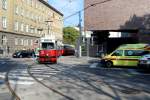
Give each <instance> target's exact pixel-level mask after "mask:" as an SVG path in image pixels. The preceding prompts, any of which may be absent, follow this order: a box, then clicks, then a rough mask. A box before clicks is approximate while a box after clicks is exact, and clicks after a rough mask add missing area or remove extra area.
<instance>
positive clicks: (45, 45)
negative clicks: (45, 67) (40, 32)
mask: <svg viewBox="0 0 150 100" xmlns="http://www.w3.org/2000/svg"><path fill="white" fill-rule="evenodd" d="M42 48H43V49H54V43H42Z"/></svg>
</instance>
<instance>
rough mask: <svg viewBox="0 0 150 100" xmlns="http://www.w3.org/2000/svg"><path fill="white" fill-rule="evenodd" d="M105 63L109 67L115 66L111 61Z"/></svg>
mask: <svg viewBox="0 0 150 100" xmlns="http://www.w3.org/2000/svg"><path fill="white" fill-rule="evenodd" d="M105 65H106V67H107V68H110V67H113V63H112V62H111V61H107V62H106V64H105Z"/></svg>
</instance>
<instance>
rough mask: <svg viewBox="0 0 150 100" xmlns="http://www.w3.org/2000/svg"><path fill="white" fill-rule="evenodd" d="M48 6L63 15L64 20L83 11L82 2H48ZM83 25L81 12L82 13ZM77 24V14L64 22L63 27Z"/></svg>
mask: <svg viewBox="0 0 150 100" xmlns="http://www.w3.org/2000/svg"><path fill="white" fill-rule="evenodd" d="M49 4H50V5H52V6H53V7H54V8H56V9H57V10H59V11H60V12H61V13H63V14H64V18H65V17H67V16H69V15H71V14H73V13H75V12H77V11H79V10H81V9H83V0H49ZM82 23H83V12H82ZM78 24H79V17H78V14H77V15H75V16H73V17H70V18H68V19H66V20H64V26H65V27H66V26H77V25H78Z"/></svg>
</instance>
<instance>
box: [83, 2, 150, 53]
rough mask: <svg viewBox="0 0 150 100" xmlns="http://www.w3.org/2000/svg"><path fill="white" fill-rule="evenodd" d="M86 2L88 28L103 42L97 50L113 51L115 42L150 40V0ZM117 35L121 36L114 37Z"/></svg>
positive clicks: (149, 41) (86, 27)
mask: <svg viewBox="0 0 150 100" xmlns="http://www.w3.org/2000/svg"><path fill="white" fill-rule="evenodd" d="M84 4H85V5H84V7H85V8H86V9H85V11H84V25H85V30H86V31H92V32H93V36H95V37H97V38H96V39H97V40H98V41H100V43H97V44H96V47H97V48H99V49H98V50H97V51H96V52H99V51H100V50H104V49H105V50H104V51H107V49H111V50H112V46H110V45H112V44H113V45H115V46H114V47H117V46H118V45H120V44H121V43H136V42H142V43H150V39H149V38H150V31H149V30H150V23H149V20H150V7H149V5H150V2H148V1H147V0H139V1H138V2H137V0H84ZM110 33H111V35H110V36H109V34H110ZM120 33H121V34H120ZM105 34H108V35H105ZM115 34H117V35H119V38H117V37H115V38H114V37H113V38H112V36H114V35H115ZM107 37H108V39H107ZM102 40H103V41H102ZM118 41H120V42H118ZM109 43H111V44H109ZM119 43H120V44H119ZM113 49H115V48H113ZM111 50H108V51H111Z"/></svg>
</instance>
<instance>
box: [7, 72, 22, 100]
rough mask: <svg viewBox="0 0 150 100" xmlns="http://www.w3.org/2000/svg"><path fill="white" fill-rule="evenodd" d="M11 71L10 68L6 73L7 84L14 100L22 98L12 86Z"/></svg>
mask: <svg viewBox="0 0 150 100" xmlns="http://www.w3.org/2000/svg"><path fill="white" fill-rule="evenodd" d="M9 72H10V70H9V71H8V72H7V73H6V75H5V84H6V86H7V87H8V89H9V91H10V92H11V94H12V99H13V100H21V99H20V97H19V96H18V95H17V93H16V92H15V90H14V89H13V88H12V87H11V85H10V83H9Z"/></svg>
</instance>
